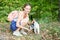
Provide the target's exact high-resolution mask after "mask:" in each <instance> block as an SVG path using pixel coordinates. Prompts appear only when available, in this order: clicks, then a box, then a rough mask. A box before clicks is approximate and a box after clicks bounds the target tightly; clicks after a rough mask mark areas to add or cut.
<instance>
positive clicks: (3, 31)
mask: <svg viewBox="0 0 60 40" xmlns="http://www.w3.org/2000/svg"><path fill="white" fill-rule="evenodd" d="M0 40H60V23H59V22H50V23H43V24H40V34H39V35H36V34H34V33H31V34H28V35H23V36H22V37H16V36H13V35H12V32H11V31H10V29H9V23H0Z"/></svg>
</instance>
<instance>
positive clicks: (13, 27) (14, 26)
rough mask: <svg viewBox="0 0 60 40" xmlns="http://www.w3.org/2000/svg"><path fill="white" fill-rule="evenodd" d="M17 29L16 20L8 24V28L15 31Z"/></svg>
mask: <svg viewBox="0 0 60 40" xmlns="http://www.w3.org/2000/svg"><path fill="white" fill-rule="evenodd" d="M16 29H17V26H16V22H15V21H14V20H13V21H12V22H11V24H10V30H12V31H15V30H16Z"/></svg>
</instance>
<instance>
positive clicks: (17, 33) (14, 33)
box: [13, 31, 22, 36]
mask: <svg viewBox="0 0 60 40" xmlns="http://www.w3.org/2000/svg"><path fill="white" fill-rule="evenodd" d="M13 35H15V36H22V34H21V33H20V32H19V31H14V32H13Z"/></svg>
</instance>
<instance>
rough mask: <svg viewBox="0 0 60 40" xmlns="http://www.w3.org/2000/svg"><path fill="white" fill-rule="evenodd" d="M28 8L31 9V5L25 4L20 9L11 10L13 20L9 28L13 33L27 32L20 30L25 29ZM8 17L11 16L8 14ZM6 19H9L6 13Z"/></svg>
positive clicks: (27, 19) (19, 34) (17, 34)
mask: <svg viewBox="0 0 60 40" xmlns="http://www.w3.org/2000/svg"><path fill="white" fill-rule="evenodd" d="M30 10H31V6H30V5H29V4H25V5H24V7H23V10H22V11H13V12H12V13H14V15H13V16H14V17H13V20H12V21H11V25H10V29H11V30H12V31H13V35H16V36H22V34H21V33H23V34H27V33H25V32H22V31H21V30H23V29H27V28H25V27H24V26H25V25H26V24H27V23H28V21H29V15H28V14H29V12H30ZM10 14H11V13H10ZM10 17H12V16H10ZM8 19H9V15H8ZM8 21H9V20H8ZM27 30H28V29H27ZM19 31H21V32H19Z"/></svg>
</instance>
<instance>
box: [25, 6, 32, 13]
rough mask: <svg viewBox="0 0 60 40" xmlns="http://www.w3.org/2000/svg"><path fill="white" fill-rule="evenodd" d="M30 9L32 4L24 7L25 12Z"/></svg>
mask: <svg viewBox="0 0 60 40" xmlns="http://www.w3.org/2000/svg"><path fill="white" fill-rule="evenodd" d="M30 10H31V6H30V5H26V6H25V7H24V11H25V13H29V12H30Z"/></svg>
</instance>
